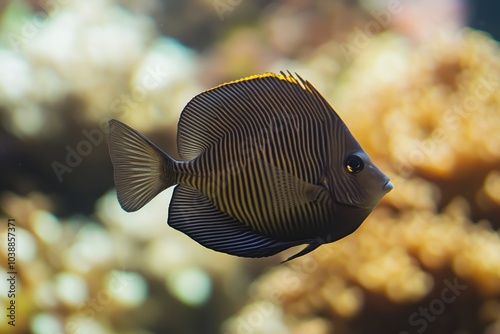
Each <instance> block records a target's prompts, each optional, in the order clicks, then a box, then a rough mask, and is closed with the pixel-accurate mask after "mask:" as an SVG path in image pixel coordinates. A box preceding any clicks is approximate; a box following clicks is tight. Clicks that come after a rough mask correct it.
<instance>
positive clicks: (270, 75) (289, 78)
mask: <svg viewBox="0 0 500 334" xmlns="http://www.w3.org/2000/svg"><path fill="white" fill-rule="evenodd" d="M287 73H288V74H287ZM287 73H285V72H283V71H281V72H280V73H279V74H277V73H273V72H265V73H261V74H253V75H249V76H247V77H244V78H241V79H236V80H232V81H229V82H225V83H222V84H220V85H217V86H215V87H213V88H210V89H207V90H206V92H208V91H211V90H215V89H218V88H220V87H223V86H227V85H232V84H237V83H240V82H244V81H249V80H255V79H264V78H277V79H280V80H283V81H288V82H290V83H292V84H296V85H299V86H300V87H302V89H304V90H306V91H308V92H309V93H312V90H311V88H310V87H309V86H310V84H309V82H307V81H305V80H304V79H302V78H301V77H300V76H299V75H298V74H297V73H295V76H296V77H295V76H294V75H292V74H291V73H290V71H287Z"/></svg>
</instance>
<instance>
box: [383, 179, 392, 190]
mask: <svg viewBox="0 0 500 334" xmlns="http://www.w3.org/2000/svg"><path fill="white" fill-rule="evenodd" d="M393 188H394V185H393V184H392V182H391V180H387V182H386V183H384V185H383V186H382V189H383V190H385V191H386V192H389V191H391V190H392V189H393Z"/></svg>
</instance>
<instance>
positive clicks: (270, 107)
mask: <svg viewBox="0 0 500 334" xmlns="http://www.w3.org/2000/svg"><path fill="white" fill-rule="evenodd" d="M286 116H290V117H294V116H297V118H296V119H295V121H297V120H298V119H301V118H302V117H307V118H308V119H310V120H313V121H315V122H318V123H322V122H324V120H325V117H328V116H329V117H336V118H338V115H337V114H336V113H335V111H334V110H333V109H332V108H331V107H330V105H329V104H328V102H327V101H326V100H325V99H324V98H323V97H322V96H321V94H320V93H319V92H318V91H317V90H316V89H315V88H314V87H313V86H312V85H311V84H310V83H309V82H308V81H306V80H303V79H302V78H301V77H300V76H298V75H297V74H296V77H295V76H292V75H291V74H290V72H288V74H285V73H283V72H281V74H275V73H264V74H258V75H252V76H249V77H246V78H243V79H239V80H235V81H231V82H228V83H225V84H222V85H219V86H216V87H214V88H212V89H209V90H207V91H205V92H203V93H201V94H199V95H197V96H195V97H194V98H193V99H192V100H191V101H189V103H188V104H187V105H186V107H185V108H184V110H183V111H182V114H181V118H180V120H179V124H178V131H177V144H178V149H179V156H180V157H181V159H183V160H191V159H194V158H195V157H197V156H198V155H199V154H200V153H201V152H203V151H205V150H206V149H207V148H208V147H210V146H211V145H213V144H214V143H215V142H217V141H218V140H220V139H221V138H222V137H223V136H225V135H226V134H228V133H230V132H232V131H238V130H242V129H243V130H246V131H245V132H246V133H252V131H253V133H255V134H256V133H257V132H258V131H260V130H261V129H265V128H266V127H269V126H270V124H271V122H272V120H273V119H276V118H283V117H286ZM249 129H251V130H249Z"/></svg>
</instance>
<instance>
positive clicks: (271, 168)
mask: <svg viewBox="0 0 500 334" xmlns="http://www.w3.org/2000/svg"><path fill="white" fill-rule="evenodd" d="M177 139H178V140H177V143H178V150H179V155H180V157H181V160H180V161H176V160H174V159H172V158H171V157H169V156H168V155H167V154H165V153H164V152H163V151H162V150H160V149H159V148H158V147H157V146H156V145H154V144H153V143H151V142H150V141H149V140H148V139H147V138H146V137H144V136H143V135H142V134H140V133H139V132H137V131H135V130H133V129H132V128H130V127H128V126H127V125H125V124H123V123H121V122H119V121H117V120H111V121H110V135H109V140H108V141H109V149H110V156H111V160H112V162H113V166H114V178H115V185H116V188H117V195H118V200H119V202H120V204H121V206H122V208H123V209H124V210H126V211H136V210H138V209H140V208H141V207H142V206H144V205H145V204H146V203H147V202H149V201H150V200H151V199H152V198H153V197H154V196H156V195H157V194H158V193H159V192H161V191H163V190H164V189H166V188H169V187H171V186H174V185H177V186H176V189H175V190H174V194H173V197H172V201H171V203H170V207H169V215H168V224H169V225H170V226H172V227H174V228H176V229H178V230H180V231H182V232H184V233H185V234H187V235H189V236H190V237H191V238H193V239H194V240H195V241H197V242H199V243H200V244H202V245H204V246H206V247H208V248H211V249H213V250H216V251H220V252H225V253H228V254H232V255H237V256H244V257H264V256H270V255H274V254H276V253H278V252H281V251H283V250H285V249H287V248H290V247H292V246H296V245H300V244H308V246H307V247H306V248H304V249H303V250H302V251H301V252H299V253H298V254H296V255H294V256H292V257H291V258H289V259H288V260H290V259H292V258H295V257H298V256H301V255H304V254H306V253H308V252H310V251H312V250H313V249H315V248H317V247H318V246H320V245H321V244H323V243H327V242H333V241H335V240H338V239H341V238H343V237H345V236H346V235H348V234H350V233H352V232H354V231H355V230H356V229H357V228H358V227H359V225H360V224H361V223H362V222H363V220H364V219H365V218H366V217H367V216H368V215H369V214H370V212H371V211H372V210H373V208H374V207H375V206H376V205H377V204H378V202H379V201H380V199H381V198H382V197H383V196H384V195H385V194H386V193H387V192H388V191H390V190H391V189H392V184H391V183H390V181H389V178H388V177H387V176H385V175H384V174H383V173H382V172H381V171H380V170H379V169H378V168H377V167H376V166H375V165H374V164H373V163H372V162H371V160H370V158H369V157H368V155H367V154H366V152H364V151H363V149H362V148H361V146H360V145H359V143H358V142H357V141H356V139H355V138H354V137H353V136H352V134H351V133H350V131H349V129H348V128H347V126H346V125H345V124H344V122H343V121H342V120H341V119H340V117H339V116H338V115H337V113H336V112H335V111H334V110H333V108H332V107H331V106H330V105H329V104H328V102H327V101H326V100H325V99H324V98H323V97H322V96H321V94H320V93H319V92H318V91H317V90H316V89H315V88H314V87H313V86H312V85H311V84H310V83H309V82H307V81H305V80H303V79H302V78H300V77H299V76H292V75H290V74H285V73H281V74H274V73H265V74H260V75H255V76H251V77H247V78H243V79H240V80H236V81H232V82H229V83H226V84H222V85H220V86H217V87H215V88H212V89H210V90H208V91H205V92H203V93H201V94H199V95H197V96H195V97H194V98H193V99H192V100H191V101H190V102H189V103H188V104H187V105H186V107H185V108H184V110H183V112H182V114H181V118H180V120H179V124H178V137H177Z"/></svg>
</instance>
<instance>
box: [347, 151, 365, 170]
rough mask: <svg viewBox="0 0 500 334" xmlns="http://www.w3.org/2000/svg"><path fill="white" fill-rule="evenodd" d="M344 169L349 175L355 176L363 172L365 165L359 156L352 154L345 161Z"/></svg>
mask: <svg viewBox="0 0 500 334" xmlns="http://www.w3.org/2000/svg"><path fill="white" fill-rule="evenodd" d="M345 167H346V169H347V171H348V172H349V173H352V174H356V173H359V172H361V171H362V170H363V168H364V167H365V163H364V162H363V159H361V157H360V156H359V155H355V154H352V155H350V156H348V157H347V158H346V159H345Z"/></svg>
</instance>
